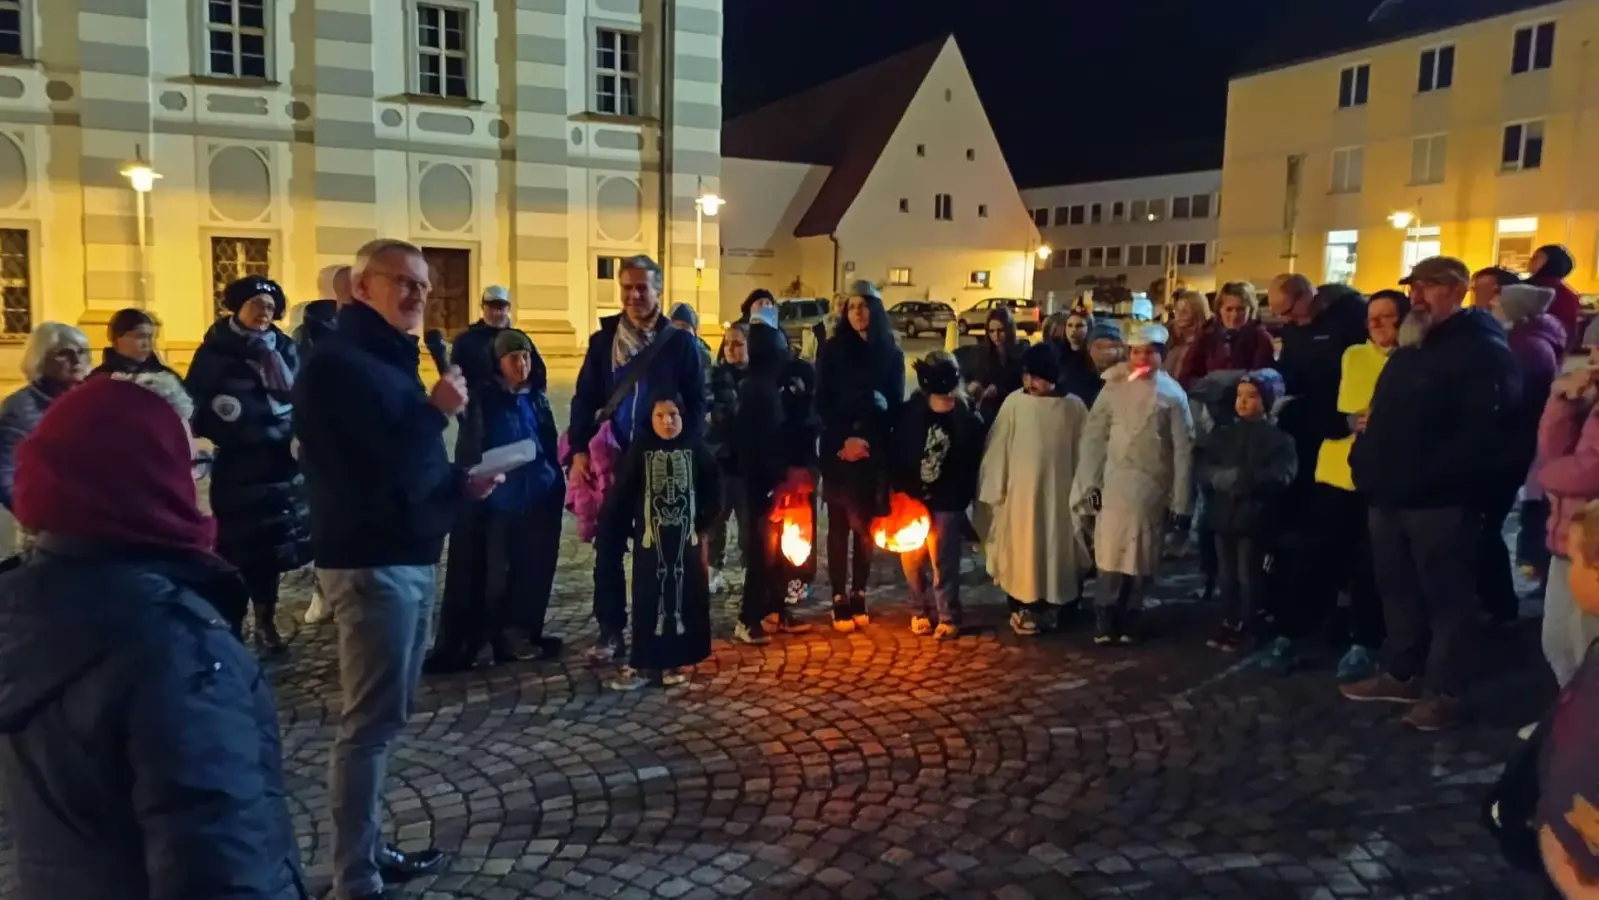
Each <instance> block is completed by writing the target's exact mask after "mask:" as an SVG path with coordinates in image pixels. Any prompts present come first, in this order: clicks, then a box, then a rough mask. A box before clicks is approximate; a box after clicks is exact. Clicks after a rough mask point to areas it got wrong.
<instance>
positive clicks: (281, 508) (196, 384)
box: [185, 275, 311, 655]
mask: <svg viewBox="0 0 1599 900" xmlns="http://www.w3.org/2000/svg"><path fill="white" fill-rule="evenodd" d="M223 304H224V305H225V306H226V308H227V310H228V312H229V313H230V315H228V316H227V317H225V318H222V319H219V320H218V321H217V322H216V324H214V325H212V326H211V328H210V330H209V331H207V332H206V335H205V340H204V341H203V342H202V343H201V344H200V349H199V350H197V351H195V354H194V362H193V363H192V364H191V365H190V366H189V377H188V379H187V380H186V381H185V386H186V387H187V388H188V391H189V393H190V395H192V396H193V397H194V401H195V410H196V412H195V416H194V432H195V434H196V435H198V436H200V437H203V438H209V439H210V440H211V442H212V443H213V444H215V445H216V458H215V462H214V463H213V466H212V472H211V509H212V512H213V513H214V514H215V515H216V519H217V552H218V553H219V554H221V556H222V558H223V559H226V560H227V561H228V562H230V563H233V564H234V565H235V566H238V568H239V571H240V572H241V573H242V574H243V575H244V579H245V583H246V585H247V586H248V587H249V590H250V600H251V602H252V603H253V604H254V606H255V644H256V647H257V648H259V649H260V650H262V651H264V652H265V653H267V654H269V655H280V654H282V653H284V652H285V651H286V649H287V648H286V647H285V646H284V644H283V638H282V637H281V636H280V635H279V634H278V629H277V625H276V623H275V621H274V619H273V616H274V614H275V613H276V611H277V605H278V576H279V575H280V574H282V573H284V572H289V571H292V570H294V569H297V568H299V567H301V566H303V565H305V564H306V563H308V562H310V561H311V530H310V521H309V520H310V509H309V508H308V506H307V502H306V495H305V481H304V479H303V477H302V476H301V475H300V467H299V464H298V463H297V462H296V461H295V455H294V450H293V440H294V434H293V430H292V427H291V422H290V418H291V414H292V412H293V410H294V406H293V403H292V401H291V400H290V396H289V392H290V390H291V389H292V388H293V387H294V378H295V375H296V374H297V373H298V372H299V369H300V352H299V348H298V347H296V346H295V343H294V342H293V341H292V340H290V339H289V336H288V335H286V334H284V333H283V332H282V331H280V330H279V329H278V327H277V325H276V324H275V323H276V322H277V321H278V320H280V319H282V318H283V315H284V313H285V311H286V309H287V307H288V303H287V302H286V300H285V298H284V296H283V289H282V288H280V287H278V285H277V283H276V282H273V281H272V280H271V279H268V278H263V277H261V276H255V275H252V276H249V277H246V278H241V279H239V280H237V281H235V282H233V283H232V284H230V285H228V287H227V290H225V291H224V292H223ZM221 612H222V613H223V615H225V616H227V617H228V619H229V621H230V622H231V624H232V625H233V628H234V632H235V633H238V632H239V631H240V628H241V626H242V623H243V620H244V612H245V611H244V609H242V608H240V609H236V610H221Z"/></svg>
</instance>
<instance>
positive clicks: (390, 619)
mask: <svg viewBox="0 0 1599 900" xmlns="http://www.w3.org/2000/svg"><path fill="white" fill-rule="evenodd" d="M431 288H432V285H431V284H430V283H429V280H428V266H427V262H426V260H424V259H423V257H422V251H421V250H420V249H418V248H416V247H414V246H412V245H411V244H408V243H406V242H404V241H399V240H378V241H373V242H371V243H369V244H367V245H366V246H364V247H362V248H361V250H360V252H359V253H358V254H357V255H356V259H355V265H354V267H353V269H352V271H351V290H352V293H353V294H354V301H353V302H351V303H349V304H348V305H346V306H344V307H343V308H342V309H340V310H339V317H338V327H337V330H336V331H334V332H333V333H332V334H330V335H329V336H328V337H327V338H326V340H325V342H324V343H323V344H322V345H321V346H319V347H318V348H317V353H316V354H314V355H313V356H312V357H311V359H310V360H308V361H307V362H306V365H305V368H304V370H303V371H302V372H301V375H300V377H299V378H298V379H297V380H296V382H295V385H294V432H295V435H296V437H298V438H299V440H300V467H301V470H302V472H303V473H304V475H305V480H306V488H307V492H308V494H309V497H310V501H311V535H312V544H313V547H314V550H315V556H316V565H317V569H318V572H319V574H320V578H321V582H322V585H323V589H324V590H325V592H326V594H327V602H328V605H329V606H330V607H331V609H332V613H333V620H334V622H335V623H336V624H337V627H338V648H339V684H340V693H341V694H342V697H343V712H342V714H341V716H340V719H339V727H338V733H337V736H336V737H335V739H334V744H333V764H332V774H331V778H330V783H329V786H328V796H329V803H330V805H331V806H332V811H333V867H334V876H333V893H332V895H331V896H332V897H333V898H335V900H391V898H393V897H394V896H396V895H395V894H393V893H392V892H390V891H388V890H387V889H386V885H392V884H398V883H401V882H404V881H408V880H410V879H412V878H416V877H419V876H422V875H430V874H434V873H436V872H438V871H441V870H442V869H443V868H444V866H445V864H446V862H447V857H446V856H445V854H444V853H443V852H442V851H439V850H436V849H428V850H423V851H418V852H413V853H406V852H403V851H400V850H398V849H396V848H394V847H392V846H390V845H389V844H388V843H386V842H385V841H384V840H383V838H382V832H381V822H380V817H381V809H382V807H381V804H382V798H383V783H384V779H385V776H386V775H387V772H388V761H389V752H390V748H391V746H392V745H393V743H394V741H395V739H396V738H397V737H399V734H400V732H401V730H403V729H404V727H405V724H406V720H407V717H408V716H409V715H410V710H411V705H412V701H413V699H414V697H415V694H416V689H417V681H418V678H419V677H420V675H421V668H422V659H423V656H424V655H425V653H426V651H427V644H428V627H429V623H430V621H431V617H432V610H433V602H434V593H435V584H436V582H435V574H434V567H435V566H436V565H437V563H438V561H439V555H440V553H441V552H442V550H443V548H444V538H445V536H446V535H447V534H448V533H449V531H450V526H451V525H452V524H453V522H454V521H455V514H456V508H457V506H458V505H459V504H460V503H462V502H463V501H466V500H477V499H481V498H483V497H485V496H487V495H488V494H489V493H490V492H492V491H493V490H494V488H495V486H496V485H498V484H499V483H500V482H502V481H503V480H504V476H501V475H493V476H471V475H469V474H468V473H466V472H465V471H462V470H460V469H457V468H455V467H454V466H452V465H451V464H450V461H449V458H448V457H447V456H446V454H445V451H444V429H445V426H446V425H447V424H448V423H449V421H450V420H451V419H452V418H454V417H455V416H456V415H458V414H460V413H461V411H462V410H464V409H465V408H466V403H467V388H466V381H465V379H464V378H463V377H462V375H461V372H460V370H459V369H457V368H453V367H452V368H450V369H449V370H448V371H446V372H444V373H443V374H442V377H440V379H439V381H438V383H437V384H435V385H434V386H433V390H432V392H431V394H430V393H429V392H428V391H426V390H425V389H424V388H423V385H422V381H421V379H420V378H419V377H418V375H417V368H418V365H419V364H420V361H421V350H420V347H419V342H418V340H417V337H416V334H415V333H416V332H418V331H420V330H421V328H422V324H423V314H424V313H425V311H426V309H427V300H428V292H429V291H430V290H431Z"/></svg>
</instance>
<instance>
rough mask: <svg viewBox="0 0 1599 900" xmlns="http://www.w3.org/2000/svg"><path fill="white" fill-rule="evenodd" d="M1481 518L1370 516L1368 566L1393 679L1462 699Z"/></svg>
mask: <svg viewBox="0 0 1599 900" xmlns="http://www.w3.org/2000/svg"><path fill="white" fill-rule="evenodd" d="M1481 519H1482V516H1481V514H1479V513H1476V512H1473V511H1471V510H1469V509H1466V508H1465V507H1460V506H1452V507H1445V508H1443V509H1376V508H1373V509H1372V510H1371V512H1370V518H1369V522H1370V524H1371V560H1372V569H1373V571H1374V572H1375V574H1376V576H1377V591H1378V593H1380V594H1381V595H1382V611H1383V622H1384V624H1385V625H1386V626H1387V629H1388V639H1387V641H1386V643H1385V646H1384V649H1385V651H1386V656H1387V658H1388V674H1390V675H1392V676H1393V677H1395V678H1398V679H1400V680H1401V681H1408V680H1410V679H1412V678H1415V677H1417V676H1423V677H1424V678H1425V684H1426V687H1427V689H1428V690H1431V691H1433V692H1435V693H1438V694H1446V695H1448V696H1451V697H1459V696H1460V693H1461V691H1462V690H1463V689H1464V688H1465V684H1466V681H1467V680H1468V674H1469V672H1470V668H1471V666H1472V665H1473V664H1474V663H1475V662H1476V660H1475V657H1474V654H1473V647H1472V644H1473V640H1472V638H1473V630H1474V628H1475V627H1476V623H1475V621H1474V620H1475V618H1476V615H1477V611H1478V609H1479V608H1480V604H1478V603H1477V567H1476V553H1477V547H1478V544H1479V542H1480V540H1481V531H1482V522H1481Z"/></svg>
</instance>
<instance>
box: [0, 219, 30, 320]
mask: <svg viewBox="0 0 1599 900" xmlns="http://www.w3.org/2000/svg"><path fill="white" fill-rule="evenodd" d="M28 249H29V248H28V232H27V231H25V230H23V229H21V228H0V290H3V291H4V300H3V302H4V306H3V312H4V313H5V322H4V330H3V331H0V334H7V335H13V334H15V335H21V334H27V333H28V332H30V331H32V330H33V278H32V272H33V266H32V259H31V258H30V256H29V253H28Z"/></svg>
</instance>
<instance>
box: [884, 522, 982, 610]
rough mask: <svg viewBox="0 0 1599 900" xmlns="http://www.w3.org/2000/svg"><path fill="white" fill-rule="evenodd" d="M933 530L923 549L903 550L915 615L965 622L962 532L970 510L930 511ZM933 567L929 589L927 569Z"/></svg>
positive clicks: (902, 555)
mask: <svg viewBox="0 0 1599 900" xmlns="http://www.w3.org/2000/svg"><path fill="white" fill-rule="evenodd" d="M929 518H930V520H931V521H932V526H933V527H932V530H931V531H930V532H928V535H927V543H925V544H923V545H922V546H921V548H920V549H917V550H912V551H911V552H909V553H902V554H900V557H899V562H900V566H901V567H902V568H904V570H905V581H906V582H908V583H909V584H910V589H911V607H912V609H911V613H912V615H918V616H926V617H927V618H929V619H931V618H933V617H934V616H935V614H936V616H937V618H938V621H939V622H940V623H946V622H947V623H949V624H951V625H959V624H960V622H961V545H962V537H961V533H962V530H963V528H964V525H965V521H966V514H965V513H962V512H934V513H931V514H930V515H929ZM928 569H932V573H933V585H932V590H931V591H929V590H928V586H927V572H928Z"/></svg>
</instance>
